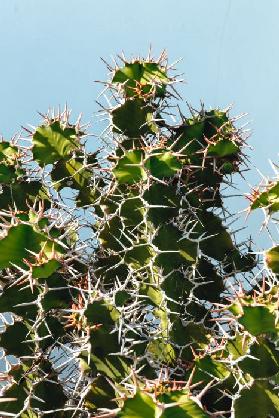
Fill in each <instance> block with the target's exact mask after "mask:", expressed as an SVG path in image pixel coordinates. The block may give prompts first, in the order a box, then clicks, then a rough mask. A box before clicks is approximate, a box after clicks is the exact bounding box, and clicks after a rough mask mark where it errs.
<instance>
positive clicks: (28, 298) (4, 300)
mask: <svg viewBox="0 0 279 418" xmlns="http://www.w3.org/2000/svg"><path fill="white" fill-rule="evenodd" d="M38 296H39V289H38V288H36V287H35V288H34V289H31V288H30V287H29V286H26V285H21V286H16V287H15V286H9V285H8V284H7V285H6V286H5V287H4V288H3V292H2V294H1V296H0V313H5V312H13V313H14V314H16V315H19V316H24V317H25V318H27V319H34V318H35V317H36V314H37V311H38V306H37V298H38Z"/></svg>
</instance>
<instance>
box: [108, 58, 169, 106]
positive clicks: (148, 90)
mask: <svg viewBox="0 0 279 418" xmlns="http://www.w3.org/2000/svg"><path fill="white" fill-rule="evenodd" d="M168 82H169V79H168V77H167V74H166V70H165V68H163V67H162V66H160V64H158V63H156V62H144V61H142V62H141V61H137V60H136V61H134V62H132V63H129V62H127V63H125V65H124V67H122V68H119V69H117V70H116V71H115V74H114V76H113V79H112V83H114V84H120V85H121V88H122V89H123V92H124V94H125V96H126V97H141V98H146V97H149V96H154V97H163V96H164V95H165V93H166V85H167V84H168Z"/></svg>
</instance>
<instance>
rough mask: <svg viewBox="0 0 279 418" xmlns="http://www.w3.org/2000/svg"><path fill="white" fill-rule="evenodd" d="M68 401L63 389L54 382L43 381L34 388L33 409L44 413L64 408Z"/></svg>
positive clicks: (31, 403) (31, 404)
mask: <svg viewBox="0 0 279 418" xmlns="http://www.w3.org/2000/svg"><path fill="white" fill-rule="evenodd" d="M66 400H67V397H66V395H65V394H64V391H63V388H62V386H61V385H60V384H59V383H56V382H53V381H42V382H40V383H38V384H37V385H36V386H35V387H34V391H33V399H31V402H30V406H31V408H34V409H35V408H39V409H40V410H42V411H51V410H53V409H58V408H63V407H64V406H65V402H66Z"/></svg>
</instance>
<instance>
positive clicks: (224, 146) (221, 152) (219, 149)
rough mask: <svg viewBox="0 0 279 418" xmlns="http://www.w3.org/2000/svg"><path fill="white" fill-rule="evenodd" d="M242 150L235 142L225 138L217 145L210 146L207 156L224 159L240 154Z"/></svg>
mask: <svg viewBox="0 0 279 418" xmlns="http://www.w3.org/2000/svg"><path fill="white" fill-rule="evenodd" d="M239 151H240V148H239V146H238V145H236V144H235V143H234V142H233V141H231V140H229V139H227V138H224V139H222V138H221V139H219V140H218V141H217V142H216V143H214V144H212V145H209V147H208V148H207V155H212V156H215V157H219V158H223V157H227V156H230V155H235V154H238V153H239Z"/></svg>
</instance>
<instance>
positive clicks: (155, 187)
mask: <svg viewBox="0 0 279 418" xmlns="http://www.w3.org/2000/svg"><path fill="white" fill-rule="evenodd" d="M175 82H176V78H175V76H172V75H171V71H170V68H169V67H168V64H167V61H166V59H165V56H164V54H162V55H161V57H160V58H159V59H158V60H155V59H151V58H148V59H143V58H137V59H135V60H132V61H127V62H126V61H125V62H124V63H121V65H117V66H116V68H115V69H114V70H113V71H112V73H111V77H110V80H109V81H108V82H107V87H108V90H109V91H110V92H111V102H112V105H111V108H110V109H107V110H106V112H107V116H108V117H109V119H110V125H109V130H108V132H109V142H110V143H109V146H108V148H107V150H104V149H100V150H98V151H96V152H88V151H87V149H86V143H85V137H86V132H85V130H84V129H83V128H82V127H81V126H80V121H79V120H78V121H77V122H76V123H75V124H73V123H70V121H69V117H70V114H69V111H68V110H67V109H65V111H64V112H62V113H61V112H58V113H57V114H55V113H53V114H47V115H45V116H44V117H43V121H42V123H41V124H40V126H39V127H37V128H35V129H34V131H33V132H31V131H28V132H29V134H30V139H31V143H32V145H31V147H30V148H26V147H22V146H21V144H20V143H17V142H16V141H12V142H9V141H3V142H1V143H0V184H1V194H0V212H1V213H0V216H1V230H0V277H1V286H2V291H1V292H2V293H1V294H0V309H1V311H0V313H1V317H2V318H3V321H2V322H3V325H2V324H1V330H2V333H1V336H0V346H1V347H2V348H3V350H4V352H5V355H6V356H7V357H6V358H7V359H8V358H9V356H14V357H15V361H16V363H15V364H13V365H10V366H9V368H8V369H7V371H6V372H5V373H4V374H3V379H2V380H3V382H4V386H5V388H4V390H3V398H2V399H1V401H0V415H1V416H18V417H26V418H27V417H32V418H36V417H38V418H39V417H41V416H53V417H73V416H78V417H81V418H83V417H89V416H96V417H98V416H99V417H122V418H131V417H133V418H156V417H157V418H159V417H161V418H169V417H177V418H187V417H197V418H206V417H211V416H220V417H229V416H232V417H233V416H235V417H236V418H242V417H243V418H244V417H245V418H253V417H259V418H263V417H267V416H274V417H275V416H277V415H278V412H279V406H278V405H279V401H278V390H277V387H278V376H279V355H278V349H277V346H278V284H277V276H278V274H279V267H278V255H277V253H278V247H277V246H276V245H274V242H273V247H271V248H270V249H268V250H267V251H265V252H264V254H263V257H262V260H263V269H264V273H263V275H262V276H261V273H259V272H257V270H256V268H257V263H258V260H257V258H256V257H255V255H254V254H253V253H252V251H251V248H250V247H247V248H246V249H245V247H244V248H243V246H242V245H239V244H238V243H237V242H236V240H235V237H234V233H233V231H231V230H230V228H229V227H228V219H227V218H226V211H227V206H226V205H225V198H224V196H223V185H228V184H231V181H232V180H231V178H232V175H233V174H234V173H238V172H241V170H242V163H243V162H244V160H245V155H244V153H243V147H244V145H245V140H244V137H243V134H242V132H241V130H240V129H238V128H237V126H236V124H235V122H234V120H233V119H231V118H230V116H229V112H228V110H220V109H213V110H208V111H207V110H205V109H204V107H203V106H202V109H201V110H200V111H195V110H193V109H191V108H190V113H191V114H190V116H183V115H182V114H181V112H180V113H179V115H178V116H177V115H172V116H176V121H175V122H173V120H172V119H170V118H169V113H170V112H171V111H172V110H171V109H173V101H174V99H175V90H173V84H174V83H175ZM101 139H102V138H101ZM105 140H106V143H107V137H106V138H105ZM276 187H277V180H276V181H274V182H272V183H268V185H267V188H266V189H265V190H264V189H263V188H261V189H260V190H261V191H258V190H257V191H256V192H253V193H252V197H251V198H250V199H251V200H252V203H251V207H250V210H253V209H256V208H259V207H260V208H263V209H264V210H265V211H266V213H267V214H268V216H271V215H272V216H271V218H272V220H273V222H276V219H275V217H274V216H273V215H274V214H275V212H276V211H277V209H278V207H277V203H276V199H277V194H278V193H277V188H276ZM64 189H65V190H67V191H69V190H71V193H70V192H69V195H68V196H66V197H65V196H64V192H65V190H64ZM67 199H72V202H74V203H72V206H71V207H68V205H67ZM277 200H278V199H277ZM81 208H82V210H81ZM92 215H93V216H92ZM84 227H86V228H87V236H86V237H84V235H82V233H80V229H82V228H84ZM88 231H90V232H88ZM90 234H91V235H90ZM254 273H255V274H254ZM256 273H257V276H256ZM254 275H255V276H256V277H258V279H257V281H256V280H254V282H253V281H251V277H254ZM247 280H248V281H249V280H250V282H249V286H248V285H247ZM239 283H241V285H239ZM244 289H245V290H244ZM8 313H9V314H8ZM8 315H9V316H10V317H11V318H12V319H11V320H10V321H8V320H7V318H8ZM65 353H66V354H65ZM10 358H11V357H10Z"/></svg>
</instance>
